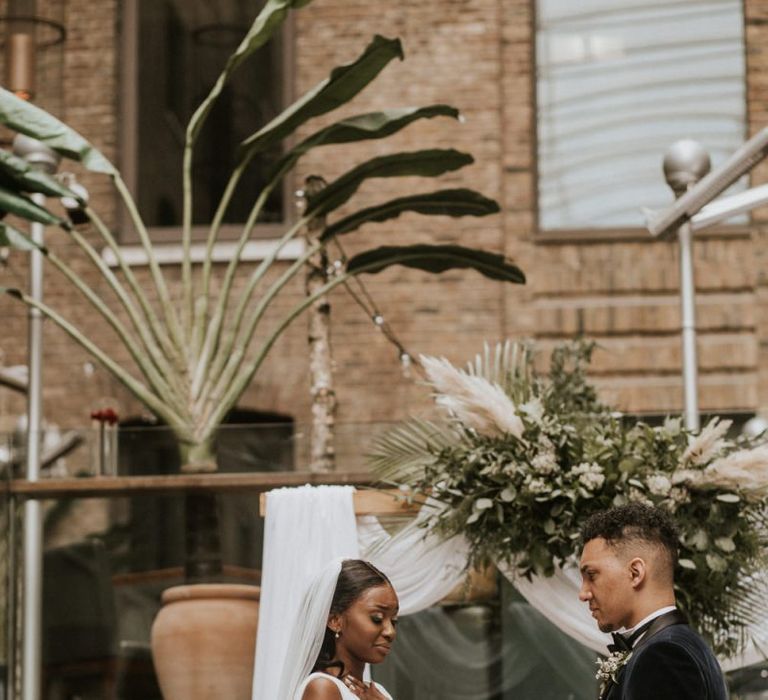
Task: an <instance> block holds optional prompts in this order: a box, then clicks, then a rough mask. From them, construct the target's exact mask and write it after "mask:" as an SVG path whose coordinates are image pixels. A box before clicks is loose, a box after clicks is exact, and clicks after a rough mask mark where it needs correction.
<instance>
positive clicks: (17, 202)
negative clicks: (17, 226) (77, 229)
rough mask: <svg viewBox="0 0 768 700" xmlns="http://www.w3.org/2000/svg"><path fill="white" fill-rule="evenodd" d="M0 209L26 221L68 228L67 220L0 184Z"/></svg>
mask: <svg viewBox="0 0 768 700" xmlns="http://www.w3.org/2000/svg"><path fill="white" fill-rule="evenodd" d="M0 211H4V212H7V213H9V214H14V215H15V216H18V217H20V218H22V219H27V220H28V221H36V222H37V223H40V224H47V225H50V226H63V227H64V228H69V223H68V222H66V221H64V219H62V218H60V217H58V216H55V215H54V214H51V212H49V211H48V210H47V209H46V208H45V207H41V206H40V205H39V204H35V203H34V202H33V201H32V200H31V199H29V197H25V196H24V195H23V194H19V193H17V192H14V191H13V190H10V189H8V188H6V187H2V186H0Z"/></svg>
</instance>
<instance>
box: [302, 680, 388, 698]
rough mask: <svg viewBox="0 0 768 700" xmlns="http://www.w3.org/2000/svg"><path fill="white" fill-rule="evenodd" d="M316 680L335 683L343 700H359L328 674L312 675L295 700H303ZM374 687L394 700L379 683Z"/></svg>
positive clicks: (304, 683)
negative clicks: (320, 679) (321, 679)
mask: <svg viewBox="0 0 768 700" xmlns="http://www.w3.org/2000/svg"><path fill="white" fill-rule="evenodd" d="M315 678H327V679H328V680H331V681H333V682H334V683H335V684H336V687H337V688H338V689H339V692H340V693H341V700H359V698H358V697H357V695H355V694H354V693H353V692H352V691H351V690H350V689H349V688H347V686H345V685H344V684H343V683H342V682H341V681H340V680H339V679H338V678H336V676H331V675H330V674H328V673H312V674H310V675H309V676H307V677H306V678H305V679H304V682H303V683H302V684H301V685H300V686H299V689H298V690H297V691H296V695H294V697H293V700H301V696H302V695H304V690H305V689H306V687H307V686H308V685H309V684H310V683H311V682H312V681H313V680H314V679H315ZM374 685H375V686H376V687H377V688H378V689H379V692H380V693H381V694H382V695H383V696H384V697H385V698H389V700H392V696H391V695H390V694H389V693H388V692H387V691H386V690H384V688H383V687H382V686H380V685H379V684H378V683H374Z"/></svg>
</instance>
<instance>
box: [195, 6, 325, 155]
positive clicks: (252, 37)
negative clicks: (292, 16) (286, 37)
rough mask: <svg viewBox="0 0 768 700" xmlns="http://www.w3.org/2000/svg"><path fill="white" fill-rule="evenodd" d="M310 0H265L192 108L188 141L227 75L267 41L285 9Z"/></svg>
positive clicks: (202, 120) (205, 114)
mask: <svg viewBox="0 0 768 700" xmlns="http://www.w3.org/2000/svg"><path fill="white" fill-rule="evenodd" d="M310 2H311V0H267V2H266V3H265V4H264V7H262V8H261V12H259V14H258V15H257V16H256V19H255V20H254V21H253V24H251V27H250V29H249V30H248V33H247V34H246V35H245V36H244V37H243V40H242V41H241V42H240V45H239V46H238V47H237V49H235V52H234V53H233V54H231V55H230V57H229V58H228V59H227V63H226V65H225V66H224V70H222V72H221V74H220V75H219V77H218V78H217V79H216V82H215V83H214V85H213V87H212V88H211V90H210V92H209V93H208V95H207V96H206V98H205V99H204V100H203V101H202V102H201V103H200V106H199V107H198V108H197V109H196V110H195V113H194V114H193V115H192V118H191V119H190V120H189V124H188V125H187V141H188V143H192V142H194V141H195V139H196V138H197V135H198V134H199V133H200V129H201V128H202V126H203V124H204V123H205V119H206V117H207V116H208V114H209V112H210V111H211V108H212V107H213V105H214V103H215V102H216V99H217V98H218V96H219V95H220V94H221V91H222V90H223V89H224V86H225V85H226V84H227V81H228V80H229V78H230V76H231V75H232V74H233V73H234V72H235V71H236V70H237V69H238V68H239V67H240V66H241V65H242V63H243V62H244V61H245V60H246V59H247V58H249V57H250V56H252V55H253V54H254V53H255V52H256V51H257V50H258V49H259V48H261V47H262V46H263V45H264V44H266V43H267V41H269V39H270V38H271V37H272V35H273V34H274V33H275V31H276V30H277V29H278V28H279V27H280V25H281V24H282V23H283V21H284V20H285V18H286V16H287V14H288V11H289V10H290V9H291V8H296V9H299V8H301V7H304V6H305V5H308V4H309V3H310Z"/></svg>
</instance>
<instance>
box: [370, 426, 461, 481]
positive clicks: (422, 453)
mask: <svg viewBox="0 0 768 700" xmlns="http://www.w3.org/2000/svg"><path fill="white" fill-rule="evenodd" d="M458 439H459V436H458V434H456V433H455V432H454V431H453V430H451V428H450V427H448V426H446V425H441V424H438V423H433V422H431V421H426V420H420V419H418V418H414V419H411V420H410V421H409V422H407V423H404V424H403V425H400V426H398V427H396V428H394V429H392V430H390V431H388V432H386V433H384V434H383V435H380V436H379V437H377V438H376V439H375V440H374V442H373V451H372V452H371V453H370V455H369V457H370V463H371V465H372V467H373V469H374V470H375V471H376V473H377V475H378V476H379V477H380V478H381V479H382V481H389V482H393V483H403V482H407V481H413V480H415V479H416V478H417V476H416V475H420V474H421V472H422V471H423V470H424V466H425V464H427V463H429V462H431V461H432V460H433V459H434V456H435V454H437V453H438V452H440V450H442V449H444V448H446V447H450V446H451V445H454V444H455V443H456V442H457V441H458Z"/></svg>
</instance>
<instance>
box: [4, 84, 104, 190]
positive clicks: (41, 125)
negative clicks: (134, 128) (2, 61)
mask: <svg viewBox="0 0 768 700" xmlns="http://www.w3.org/2000/svg"><path fill="white" fill-rule="evenodd" d="M0 123H2V124H5V125H6V126H7V127H9V128H10V129H13V130H14V131H18V132H19V133H22V134H26V135H27V136H31V137H32V138H33V139H37V140H38V141H42V142H43V143H44V144H45V145H46V146H48V147H49V148H52V149H53V150H54V151H56V152H57V153H60V154H61V155H62V156H64V157H65V158H70V159H72V160H77V161H79V162H81V163H82V164H83V166H84V167H86V168H87V169H88V170H92V171H94V172H97V173H106V174H108V175H113V174H114V173H115V172H116V170H115V166H114V165H112V163H110V162H109V160H107V158H106V157H105V156H104V155H103V154H102V153H101V152H100V151H99V150H98V149H97V148H96V147H95V146H93V144H91V143H90V142H88V141H87V140H86V139H84V138H83V137H82V136H80V134H78V133H77V132H76V131H75V130H74V129H72V128H70V127H68V126H67V125H66V124H64V123H62V122H60V121H59V120H58V119H56V117H54V116H53V115H51V114H48V112H46V111H45V110H43V109H40V108H39V107H36V106H35V105H33V104H31V103H30V102H27V101H26V100H22V99H21V98H20V97H16V95H14V94H13V93H12V92H9V91H8V90H5V89H4V88H0Z"/></svg>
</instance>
